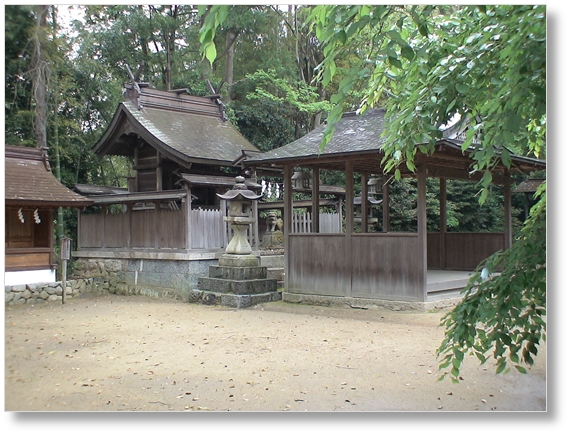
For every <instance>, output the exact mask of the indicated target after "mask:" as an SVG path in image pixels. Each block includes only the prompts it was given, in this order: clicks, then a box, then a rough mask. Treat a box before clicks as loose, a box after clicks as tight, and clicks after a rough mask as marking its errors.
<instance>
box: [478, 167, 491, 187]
mask: <svg viewBox="0 0 570 435" xmlns="http://www.w3.org/2000/svg"><path fill="white" fill-rule="evenodd" d="M491 181H493V174H492V173H491V171H489V170H488V169H487V170H486V171H485V173H484V174H483V179H482V180H481V182H482V183H483V186H488V185H489V184H491Z"/></svg>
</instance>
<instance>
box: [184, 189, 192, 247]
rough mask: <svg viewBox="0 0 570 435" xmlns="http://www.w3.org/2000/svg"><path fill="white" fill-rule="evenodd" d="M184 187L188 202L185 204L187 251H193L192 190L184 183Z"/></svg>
mask: <svg viewBox="0 0 570 435" xmlns="http://www.w3.org/2000/svg"><path fill="white" fill-rule="evenodd" d="M184 186H185V187H186V201H185V202H184V221H185V223H186V225H185V227H186V228H185V231H186V234H185V237H186V249H192V235H191V230H192V190H191V188H190V185H189V184H187V183H184Z"/></svg>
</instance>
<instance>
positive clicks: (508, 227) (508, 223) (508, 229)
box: [504, 169, 513, 249]
mask: <svg viewBox="0 0 570 435" xmlns="http://www.w3.org/2000/svg"><path fill="white" fill-rule="evenodd" d="M504 192H505V193H504V198H505V249H508V248H510V247H511V245H512V243H513V226H512V225H513V221H512V215H511V200H512V198H511V195H512V193H511V173H510V171H509V170H508V169H507V170H505V184H504Z"/></svg>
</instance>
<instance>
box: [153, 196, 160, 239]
mask: <svg viewBox="0 0 570 435" xmlns="http://www.w3.org/2000/svg"><path fill="white" fill-rule="evenodd" d="M153 216H154V249H160V228H161V227H162V225H161V222H160V202H158V201H156V202H155V203H154V213H153Z"/></svg>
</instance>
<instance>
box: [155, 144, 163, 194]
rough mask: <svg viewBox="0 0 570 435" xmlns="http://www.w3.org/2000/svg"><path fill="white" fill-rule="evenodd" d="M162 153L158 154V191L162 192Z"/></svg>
mask: <svg viewBox="0 0 570 435" xmlns="http://www.w3.org/2000/svg"><path fill="white" fill-rule="evenodd" d="M160 160H161V156H160V152H158V151H157V152H156V190H157V191H161V190H162V167H161V166H160Z"/></svg>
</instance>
